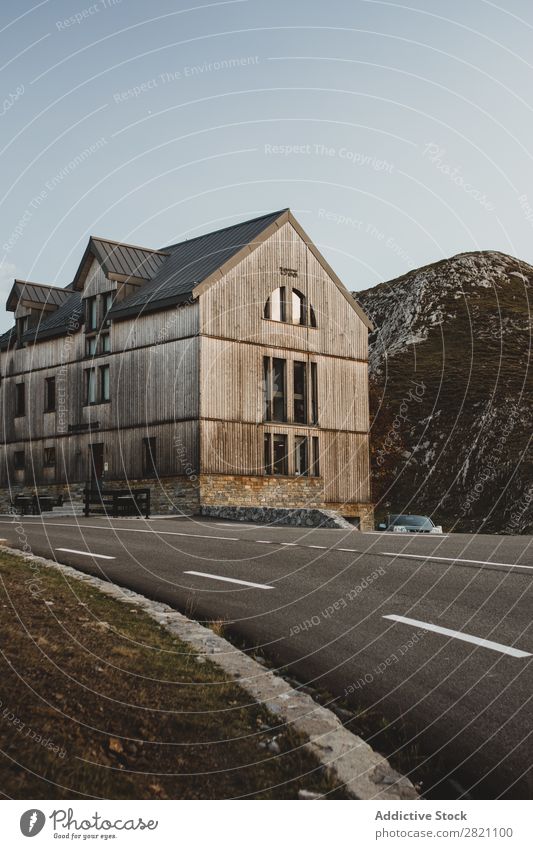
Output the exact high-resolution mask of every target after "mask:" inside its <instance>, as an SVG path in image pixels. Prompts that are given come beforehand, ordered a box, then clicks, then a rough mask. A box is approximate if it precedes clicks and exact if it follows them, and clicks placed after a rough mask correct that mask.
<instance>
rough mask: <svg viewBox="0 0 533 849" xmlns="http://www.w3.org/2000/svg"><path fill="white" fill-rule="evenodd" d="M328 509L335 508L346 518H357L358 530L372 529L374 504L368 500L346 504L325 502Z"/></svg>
mask: <svg viewBox="0 0 533 849" xmlns="http://www.w3.org/2000/svg"><path fill="white" fill-rule="evenodd" d="M325 506H326V507H327V509H328V510H335V512H336V513H340V514H341V516H344V517H345V518H346V519H349V518H351V517H353V518H358V519H359V524H358V527H359V530H361V531H373V530H374V505H373V504H371V503H368V502H359V503H356V502H350V503H348V504H343V503H342V502H341V503H336V502H335V503H334V502H329V501H328V502H327V504H326V505H325Z"/></svg>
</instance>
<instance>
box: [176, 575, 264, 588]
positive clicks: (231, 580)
mask: <svg viewBox="0 0 533 849" xmlns="http://www.w3.org/2000/svg"><path fill="white" fill-rule="evenodd" d="M184 574H185V575H197V576H198V577H199V578H212V579H213V580H214V581H227V583H228V584H242V586H244V587H255V588H256V589H258V590H273V589H274V587H271V586H270V585H269V584H254V583H253V582H252V581H239V580H237V578H225V577H223V576H222V575H210V574H209V572H184Z"/></svg>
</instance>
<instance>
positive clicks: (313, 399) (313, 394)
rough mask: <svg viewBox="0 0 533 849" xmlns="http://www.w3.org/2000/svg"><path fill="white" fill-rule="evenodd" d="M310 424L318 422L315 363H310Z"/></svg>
mask: <svg viewBox="0 0 533 849" xmlns="http://www.w3.org/2000/svg"><path fill="white" fill-rule="evenodd" d="M311 424H314V425H316V424H318V380H317V366H316V363H311Z"/></svg>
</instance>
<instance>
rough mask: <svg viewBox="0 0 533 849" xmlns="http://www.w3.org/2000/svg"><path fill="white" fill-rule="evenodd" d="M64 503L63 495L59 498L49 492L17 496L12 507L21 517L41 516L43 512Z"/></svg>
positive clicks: (12, 501) (12, 502)
mask: <svg viewBox="0 0 533 849" xmlns="http://www.w3.org/2000/svg"><path fill="white" fill-rule="evenodd" d="M62 502H63V496H62V495H60V496H59V498H57V497H56V496H53V495H49V494H48V493H47V492H36V493H33V495H15V497H14V498H13V499H12V500H11V506H12V507H13V509H14V510H16V512H17V513H19V514H20V515H21V516H26V515H29V516H40V514H41V513H42V512H43V511H47V510H51V509H52V508H53V507H56V506H57V505H61V504H62Z"/></svg>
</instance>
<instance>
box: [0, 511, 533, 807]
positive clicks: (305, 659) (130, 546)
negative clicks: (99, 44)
mask: <svg viewBox="0 0 533 849" xmlns="http://www.w3.org/2000/svg"><path fill="white" fill-rule="evenodd" d="M0 524H1V528H0V536H1V537H3V538H5V539H7V541H8V543H9V545H11V546H13V547H16V548H20V547H21V546H22V545H23V543H24V542H25V538H24V537H23V536H22V534H21V530H20V526H17V524H16V523H15V522H14V521H13V519H12V518H9V517H0ZM23 528H24V534H25V535H26V538H27V541H28V543H29V545H30V546H31V549H32V551H33V552H34V553H35V554H38V555H42V556H45V557H51V558H53V559H57V560H58V561H59V562H62V563H67V564H69V565H72V566H75V567H76V568H78V569H80V570H83V571H85V572H90V573H92V574H95V575H98V576H99V577H103V578H106V579H108V580H110V581H113V582H116V583H118V584H121V585H124V586H127V587H130V588H131V589H134V590H136V591H137V592H140V593H142V594H144V595H146V596H149V597H151V598H154V599H158V600H161V601H164V602H166V603H168V604H170V605H172V606H174V607H175V608H177V609H179V610H181V611H184V612H186V613H187V614H188V615H190V616H193V617H195V618H197V619H200V620H224V621H226V622H228V623H230V625H229V629H230V630H231V632H232V633H233V634H234V635H238V636H240V637H242V638H243V639H244V640H245V642H246V645H247V646H248V647H250V648H251V649H252V650H253V651H256V650H258V649H259V650H260V651H261V652H262V653H263V654H264V655H265V657H267V658H268V659H269V661H270V662H271V664H272V665H273V666H274V667H276V668H280V669H282V670H283V672H284V673H289V674H290V675H291V676H294V677H295V678H297V679H298V680H299V681H300V682H302V684H305V685H311V686H313V687H316V688H323V689H327V690H328V691H329V692H330V693H331V694H332V695H333V698H334V699H335V700H336V701H337V700H340V699H344V700H345V701H346V702H348V703H349V704H350V705H351V706H352V707H355V708H365V709H367V710H370V711H371V714H372V716H374V717H375V718H376V726H377V725H378V724H380V725H383V723H379V722H378V718H380V717H385V718H386V720H387V725H388V727H389V728H392V729H394V735H393V737H392V739H394V740H395V741H396V745H397V747H398V749H402V748H403V749H405V748H406V747H408V748H409V750H410V752H411V760H410V762H413V761H412V752H413V744H416V746H417V751H418V754H419V756H418V769H419V770H422V771H423V772H424V775H425V787H424V789H425V791H426V792H427V793H428V794H429V795H431V796H433V797H435V796H442V795H444V793H449V792H450V782H449V781H448V782H445V781H443V779H444V777H445V776H448V777H450V776H451V777H452V781H458V782H459V784H458V785H454V786H455V787H456V789H457V793H458V795H459V794H460V793H461V792H467V793H469V794H470V795H471V796H472V797H474V798H476V797H477V798H495V797H499V796H505V797H507V798H531V796H532V794H533V777H532V769H531V767H532V764H533V751H532V750H533V745H532V741H533V735H532V729H533V718H532V702H531V698H532V692H533V687H532V682H533V677H532V664H531V661H532V659H533V628H532V624H531V619H532V616H531V611H532V596H533V592H532V579H533V538H531V537H496V536H477V537H474V536H469V535H462V534H454V535H450V536H446V535H443V536H438V535H435V536H423V537H421V536H404V535H400V534H373V533H368V534H362V533H359V532H358V531H355V530H353V531H340V530H317V529H311V530H302V529H296V528H276V529H273V528H269V527H265V526H252V525H246V524H240V523H230V522H217V521H213V520H190V519H153V520H151V521H149V522H146V521H145V520H142V519H116V520H106V519H104V518H96V517H95V518H92V517H89V518H87V519H86V518H82V519H79V520H78V519H71V518H59V517H57V518H54V519H47V520H42V519H40V518H38V517H36V518H25V519H24V520H23ZM65 549H66V550H65ZM398 617H399V618H398ZM384 740H385V736H384V733H383V731H381V732H380V733H379V734H378V735H377V736H376V738H375V740H374V741H372V740H370V742H374V744H375V743H376V742H377V743H378V745H379V747H381V749H382V750H383V746H384V745H388V746H389V749H388V750H387V752H386V753H387V754H389V755H390V754H391V749H390V743H387V744H386V743H385V742H384ZM419 775H420V772H417V773H416V774H412V775H411V777H412V778H414V779H416V778H417V777H419Z"/></svg>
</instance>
